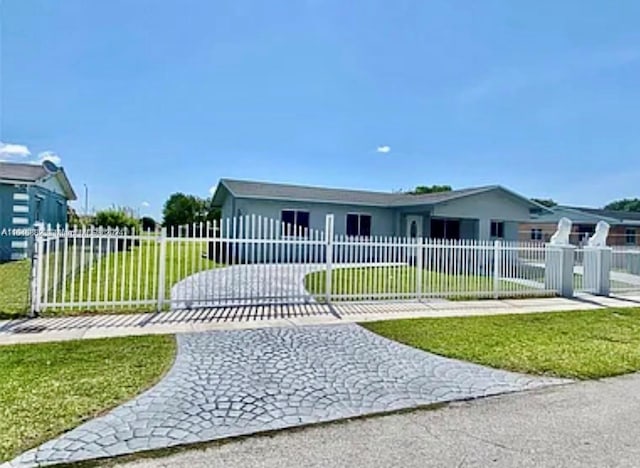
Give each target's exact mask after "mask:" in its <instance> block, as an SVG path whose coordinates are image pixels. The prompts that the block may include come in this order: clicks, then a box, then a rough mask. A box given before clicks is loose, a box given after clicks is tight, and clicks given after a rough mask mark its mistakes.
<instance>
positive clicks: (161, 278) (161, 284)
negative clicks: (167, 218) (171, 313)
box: [158, 227, 167, 312]
mask: <svg viewBox="0 0 640 468" xmlns="http://www.w3.org/2000/svg"><path fill="white" fill-rule="evenodd" d="M158 242H159V243H160V256H159V257H160V258H159V259H158V312H162V311H163V309H164V299H165V298H164V289H165V283H166V269H167V228H166V227H163V228H162V230H161V231H160V238H159V239H158Z"/></svg>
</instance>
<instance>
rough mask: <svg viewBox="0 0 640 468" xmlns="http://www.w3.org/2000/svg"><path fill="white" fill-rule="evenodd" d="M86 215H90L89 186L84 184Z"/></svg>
mask: <svg viewBox="0 0 640 468" xmlns="http://www.w3.org/2000/svg"><path fill="white" fill-rule="evenodd" d="M84 215H85V216H89V187H88V186H87V184H84Z"/></svg>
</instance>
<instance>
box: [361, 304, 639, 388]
mask: <svg viewBox="0 0 640 468" xmlns="http://www.w3.org/2000/svg"><path fill="white" fill-rule="evenodd" d="M363 326H364V327H366V328H368V329H369V330H371V331H373V332H375V333H379V334H380V335H383V336H386V337H387V338H390V339H393V340H396V341H399V342H401V343H405V344H407V345H410V346H414V347H416V348H420V349H423V350H425V351H431V352H433V353H436V354H440V355H443V356H449V357H453V358H458V359H463V360H466V361H471V362H476V363H479V364H485V365H487V366H491V367H496V368H502V369H508V370H512V371H518V372H525V373H530V374H544V375H553V376H559V377H571V378H578V379H594V378H600V377H608V376H613V375H618V374H625V373H628V372H635V371H638V370H640V308H629V309H626V308H625V309H602V310H594V311H580V312H577V311H571V312H554V313H540V314H521V315H494V316H483V317H456V318H426V319H409V320H391V321H383V322H372V323H364V324H363Z"/></svg>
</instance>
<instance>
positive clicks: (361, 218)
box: [347, 213, 371, 237]
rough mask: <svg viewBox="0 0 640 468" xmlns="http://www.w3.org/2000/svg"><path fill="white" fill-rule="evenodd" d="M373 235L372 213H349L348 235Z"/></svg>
mask: <svg viewBox="0 0 640 468" xmlns="http://www.w3.org/2000/svg"><path fill="white" fill-rule="evenodd" d="M370 235H371V215H368V214H358V213H349V214H348V215H347V236H357V237H369V236H370Z"/></svg>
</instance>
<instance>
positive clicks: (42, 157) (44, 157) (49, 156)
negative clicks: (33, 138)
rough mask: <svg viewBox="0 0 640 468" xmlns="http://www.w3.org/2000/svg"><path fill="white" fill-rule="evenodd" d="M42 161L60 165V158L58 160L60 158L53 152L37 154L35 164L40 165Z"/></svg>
mask: <svg viewBox="0 0 640 468" xmlns="http://www.w3.org/2000/svg"><path fill="white" fill-rule="evenodd" d="M44 161H51V162H52V163H54V164H56V165H58V166H59V165H60V163H62V158H60V156H58V155H57V154H56V153H54V152H53V151H43V152H42V153H40V154H38V159H37V161H35V162H36V163H38V164H42V163H43V162H44Z"/></svg>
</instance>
